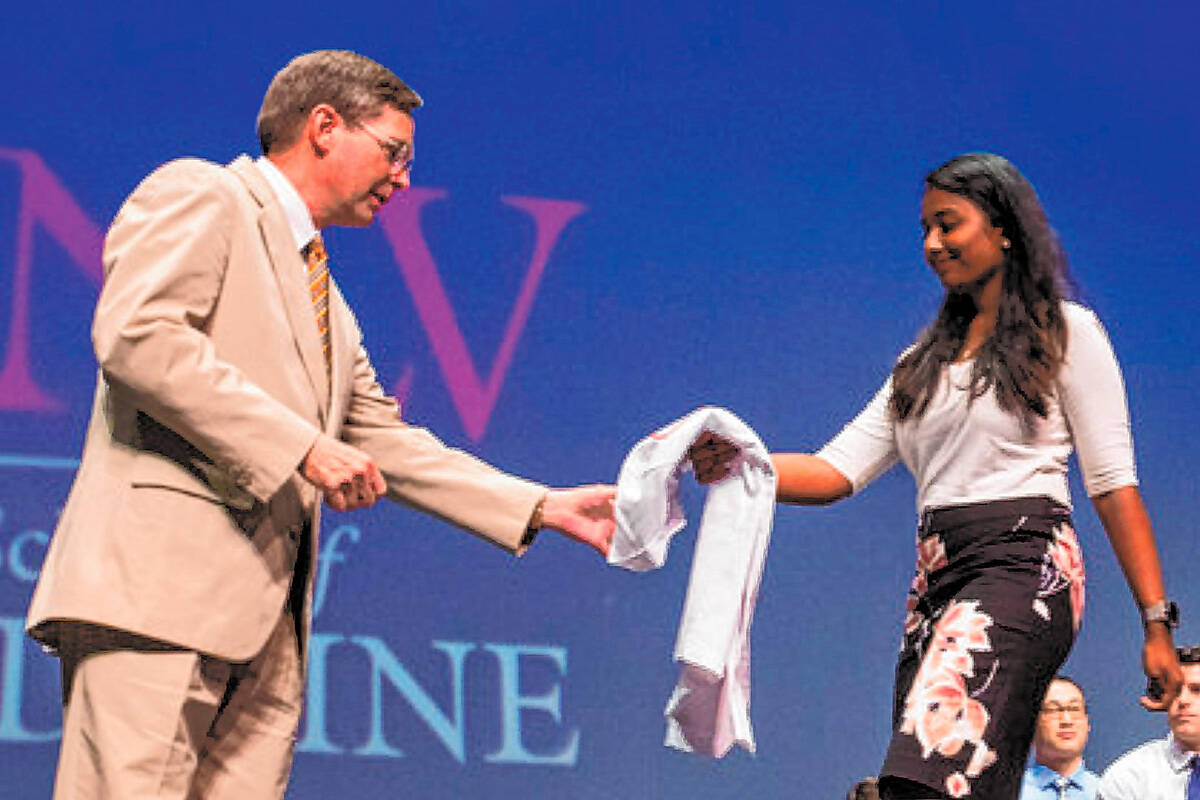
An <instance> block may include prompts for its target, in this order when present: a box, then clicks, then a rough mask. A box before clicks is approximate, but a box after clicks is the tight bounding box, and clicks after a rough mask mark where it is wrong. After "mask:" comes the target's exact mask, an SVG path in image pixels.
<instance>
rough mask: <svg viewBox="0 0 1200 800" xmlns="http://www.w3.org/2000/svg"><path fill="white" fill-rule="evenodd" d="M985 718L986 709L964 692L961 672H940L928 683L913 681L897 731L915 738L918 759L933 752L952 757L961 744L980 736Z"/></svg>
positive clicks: (978, 738) (964, 686)
mask: <svg viewBox="0 0 1200 800" xmlns="http://www.w3.org/2000/svg"><path fill="white" fill-rule="evenodd" d="M987 721H988V712H987V709H985V708H984V707H983V704H982V703H980V702H979V701H978V700H975V699H973V698H972V697H971V696H970V695H968V694H967V685H966V682H965V681H964V680H963V677H962V675H959V674H957V673H953V672H949V671H943V672H938V673H937V674H936V675H935V676H934V681H933V682H931V683H928V684H924V685H918V684H916V683H914V685H913V688H912V690H911V691H910V692H909V696H908V701H907V703H906V704H905V709H904V720H903V722H902V723H901V727H900V731H901V732H902V733H907V734H911V735H914V736H916V737H917V741H918V742H919V743H920V745H921V757H922V758H929V756H930V754H932V753H933V752H934V751H937V752H939V753H941V754H942V755H944V756H948V757H953V756H955V755H957V754H958V752H959V751H960V750H962V747H963V744H964V743H966V742H968V741H972V742H974V741H979V740H980V739H981V737H982V736H983V731H984V728H986V727H987Z"/></svg>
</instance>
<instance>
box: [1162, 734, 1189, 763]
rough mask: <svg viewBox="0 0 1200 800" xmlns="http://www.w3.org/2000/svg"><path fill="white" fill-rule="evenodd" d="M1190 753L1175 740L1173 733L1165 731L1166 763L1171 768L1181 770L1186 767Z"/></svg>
mask: <svg viewBox="0 0 1200 800" xmlns="http://www.w3.org/2000/svg"><path fill="white" fill-rule="evenodd" d="M1192 755H1193V754H1192V753H1191V752H1189V751H1187V750H1184V749H1183V747H1182V746H1181V745H1180V744H1179V742H1178V741H1176V740H1175V734H1173V733H1167V763H1168V764H1170V765H1171V769H1173V770H1175V771H1176V772H1183V771H1184V770H1185V769H1187V768H1188V764H1189V763H1190V762H1191V760H1192Z"/></svg>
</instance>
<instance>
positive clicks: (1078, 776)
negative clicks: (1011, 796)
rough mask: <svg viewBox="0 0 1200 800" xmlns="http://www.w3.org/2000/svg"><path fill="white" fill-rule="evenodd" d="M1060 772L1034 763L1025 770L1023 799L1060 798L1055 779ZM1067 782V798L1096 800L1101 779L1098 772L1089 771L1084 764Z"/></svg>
mask: <svg viewBox="0 0 1200 800" xmlns="http://www.w3.org/2000/svg"><path fill="white" fill-rule="evenodd" d="M1057 779H1058V773H1057V772H1055V771H1054V770H1052V769H1050V768H1049V767H1047V766H1045V765H1042V764H1034V765H1033V766H1031V767H1029V768H1028V769H1026V770H1025V777H1024V779H1023V780H1022V781H1021V800H1058V787H1057V786H1056V785H1055V781H1056V780H1057ZM1068 780H1069V781H1070V782H1069V783H1068V784H1067V794H1066V797H1067V800H1095V798H1096V789H1097V788H1098V787H1099V786H1100V779H1099V778H1098V777H1097V776H1096V773H1094V772H1089V771H1088V769H1087V767H1086V766H1085V765H1083V764H1080V765H1079V769H1077V770H1075V772H1073V773H1072V774H1071V775H1070V776H1069V778H1068Z"/></svg>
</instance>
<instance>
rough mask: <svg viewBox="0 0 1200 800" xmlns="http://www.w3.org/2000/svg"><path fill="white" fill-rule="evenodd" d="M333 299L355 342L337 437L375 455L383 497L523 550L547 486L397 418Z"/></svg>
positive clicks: (358, 338) (394, 407)
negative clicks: (383, 486) (384, 489)
mask: <svg viewBox="0 0 1200 800" xmlns="http://www.w3.org/2000/svg"><path fill="white" fill-rule="evenodd" d="M339 300H340V297H339ZM340 305H341V308H342V310H343V312H344V315H345V319H346V321H347V322H348V324H349V325H350V326H351V328H352V333H353V340H354V341H355V342H356V343H358V344H356V350H355V354H354V356H353V375H352V384H351V390H350V397H349V400H348V401H347V405H346V414H345V418H344V420H343V427H342V430H341V438H342V439H343V440H344V441H346V442H347V443H349V444H351V445H353V446H354V447H357V448H360V449H361V450H363V451H365V452H366V453H368V454H370V455H371V457H372V458H374V459H375V462H376V463H377V464H378V466H379V469H380V471H381V472H382V473H383V476H384V478H385V480H386V481H387V486H388V497H389V498H390V499H392V500H394V501H397V502H400V503H404V504H405V505H409V506H412V507H414V508H417V509H419V510H421V511H424V512H427V513H430V514H433V515H435V516H437V517H440V518H441V519H443V520H445V521H447V522H450V523H453V524H454V525H457V526H459V527H461V528H465V529H466V530H468V531H471V532H472V533H475V534H477V535H479V536H481V537H482V538H484V539H486V540H488V541H491V542H492V543H494V544H496V545H499V546H500V547H503V548H504V549H506V550H508V551H510V552H513V553H516V554H518V555H520V554H522V553H523V552H524V551H525V549H526V548H527V547H528V542H523V539H524V537H525V531H526V528H527V526H528V524H529V518H530V516H531V515H532V514H533V509H534V506H535V505H536V504H537V502H538V500H539V499H541V497H542V496H543V495H544V494H545V492H546V487H545V486H542V485H540V484H536V483H532V482H530V481H526V480H523V479H521V478H517V477H514V476H512V475H509V474H507V473H504V472H501V471H500V470H498V469H496V468H495V467H492V466H490V465H489V464H486V463H484V462H483V461H480V460H479V459H477V458H475V457H474V456H472V455H470V454H468V453H465V452H463V451H462V450H457V449H454V448H451V447H447V446H446V445H445V444H443V443H442V442H441V441H440V440H439V439H438V438H437V437H436V436H434V435H433V434H432V433H430V432H429V431H428V430H426V429H424V428H420V427H416V426H412V425H408V424H406V423H405V422H403V421H402V420H401V418H400V408H399V405H398V404H397V403H396V401H395V400H394V399H393V398H392V397H390V396H388V395H387V394H385V393H384V391H383V389H382V387H380V385H379V381H378V380H377V378H376V376H375V369H374V368H373V367H372V366H371V362H370V359H369V358H368V357H367V353H366V351H365V350H364V349H363V348H362V346H361V343H359V342H360V341H361V336H360V334H359V331H358V328H357V325H356V324H355V322H354V318H353V316H352V314H351V313H350V312H349V310H348V309H347V308H346V307H345V305H344V304H340Z"/></svg>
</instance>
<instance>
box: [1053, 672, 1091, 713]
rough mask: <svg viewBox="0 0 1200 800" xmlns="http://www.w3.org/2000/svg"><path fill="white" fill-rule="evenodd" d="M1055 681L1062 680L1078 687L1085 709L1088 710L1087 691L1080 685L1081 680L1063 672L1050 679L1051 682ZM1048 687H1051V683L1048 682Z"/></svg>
mask: <svg viewBox="0 0 1200 800" xmlns="http://www.w3.org/2000/svg"><path fill="white" fill-rule="evenodd" d="M1055 681H1062V682H1063V683H1069V684H1071V685H1072V686H1074V687H1075V688H1076V689H1078V690H1079V694H1080V696H1082V697H1083V710H1084V711H1087V692H1085V691H1084V690H1083V687H1082V686H1080V685H1079V681H1077V680H1075V679H1074V678H1072V677H1071V676H1070V675H1064V674H1063V673H1061V672H1060V673H1059V674H1057V675H1055V676H1054V677H1053V678H1051V679H1050V683H1054V682H1055ZM1046 689H1047V690H1049V689H1050V684H1049V683H1048V684H1046ZM1043 702H1044V698H1043Z"/></svg>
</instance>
